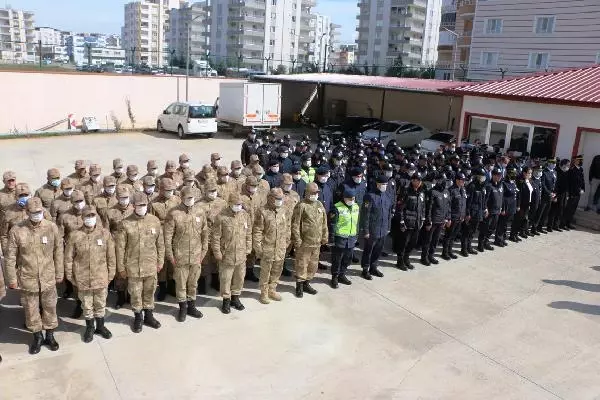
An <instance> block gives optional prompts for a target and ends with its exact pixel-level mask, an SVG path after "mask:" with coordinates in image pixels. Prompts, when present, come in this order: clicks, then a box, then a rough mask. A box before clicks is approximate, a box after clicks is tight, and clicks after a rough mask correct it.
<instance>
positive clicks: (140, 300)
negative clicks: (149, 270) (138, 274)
mask: <svg viewBox="0 0 600 400" xmlns="http://www.w3.org/2000/svg"><path fill="white" fill-rule="evenodd" d="M127 290H128V291H129V296H130V297H131V309H132V310H133V312H140V311H142V310H154V292H155V291H156V275H151V276H146V277H144V278H129V285H128V287H127Z"/></svg>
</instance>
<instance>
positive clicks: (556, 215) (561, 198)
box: [548, 159, 570, 232]
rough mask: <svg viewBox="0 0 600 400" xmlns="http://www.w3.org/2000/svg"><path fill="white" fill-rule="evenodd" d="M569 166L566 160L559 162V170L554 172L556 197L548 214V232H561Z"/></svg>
mask: <svg viewBox="0 0 600 400" xmlns="http://www.w3.org/2000/svg"><path fill="white" fill-rule="evenodd" d="M569 164H570V161H569V160H567V159H564V160H560V164H559V169H558V171H556V186H555V188H556V197H555V198H554V201H553V202H552V205H551V206H550V212H549V213H548V232H552V231H558V232H562V229H561V227H560V223H561V221H562V218H563V212H564V210H565V207H566V205H567V197H568V196H569V174H568V172H569Z"/></svg>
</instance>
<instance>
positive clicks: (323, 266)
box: [317, 262, 327, 271]
mask: <svg viewBox="0 0 600 400" xmlns="http://www.w3.org/2000/svg"><path fill="white" fill-rule="evenodd" d="M317 269H318V270H319V271H327V265H325V264H323V263H322V262H319V263H318V264H317Z"/></svg>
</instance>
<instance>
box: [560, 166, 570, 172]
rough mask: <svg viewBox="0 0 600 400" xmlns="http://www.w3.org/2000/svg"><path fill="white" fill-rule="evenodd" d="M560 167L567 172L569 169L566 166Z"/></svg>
mask: <svg viewBox="0 0 600 400" xmlns="http://www.w3.org/2000/svg"><path fill="white" fill-rule="evenodd" d="M560 169H562V171H563V172H567V171H568V170H569V167H568V166H565V167H560Z"/></svg>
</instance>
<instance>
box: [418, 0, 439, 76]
mask: <svg viewBox="0 0 600 400" xmlns="http://www.w3.org/2000/svg"><path fill="white" fill-rule="evenodd" d="M441 19H442V0H427V17H425V30H424V32H423V55H422V57H421V65H424V66H429V65H435V63H436V62H437V54H438V52H437V47H438V42H439V39H440V37H439V35H440V21H441Z"/></svg>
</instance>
